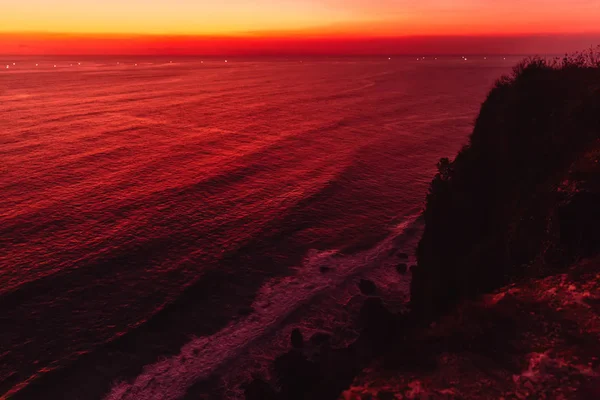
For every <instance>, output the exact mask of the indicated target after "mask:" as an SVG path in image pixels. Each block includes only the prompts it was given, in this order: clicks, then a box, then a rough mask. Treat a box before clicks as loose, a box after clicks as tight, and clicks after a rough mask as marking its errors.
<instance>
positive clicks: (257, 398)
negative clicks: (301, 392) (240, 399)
mask: <svg viewBox="0 0 600 400" xmlns="http://www.w3.org/2000/svg"><path fill="white" fill-rule="evenodd" d="M244 396H245V397H246V400H275V399H276V398H277V393H276V392H275V390H273V388H272V387H271V385H269V384H268V383H267V382H265V381H263V380H262V379H258V378H257V379H254V380H253V381H252V382H250V383H249V384H248V386H246V389H245V390H244Z"/></svg>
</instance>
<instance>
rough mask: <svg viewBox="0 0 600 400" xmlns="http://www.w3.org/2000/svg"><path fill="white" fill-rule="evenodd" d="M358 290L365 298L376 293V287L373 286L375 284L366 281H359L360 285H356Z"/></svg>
mask: <svg viewBox="0 0 600 400" xmlns="http://www.w3.org/2000/svg"><path fill="white" fill-rule="evenodd" d="M358 288H359V289H360V292H361V293H362V294H364V295H365V296H372V295H374V294H375V292H376V291H377V286H375V283H373V281H370V280H368V279H361V280H360V283H359V284H358Z"/></svg>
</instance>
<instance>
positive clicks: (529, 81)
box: [411, 51, 600, 318]
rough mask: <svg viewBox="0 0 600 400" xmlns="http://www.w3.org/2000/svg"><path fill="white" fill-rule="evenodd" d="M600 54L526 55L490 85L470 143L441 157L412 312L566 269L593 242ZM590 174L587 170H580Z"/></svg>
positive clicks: (430, 311)
mask: <svg viewBox="0 0 600 400" xmlns="http://www.w3.org/2000/svg"><path fill="white" fill-rule="evenodd" d="M599 138H600V57H599V55H598V53H597V52H594V51H590V52H587V53H582V54H577V55H575V56H569V57H565V58H564V59H562V60H555V61H546V60H544V59H539V58H533V59H529V60H527V61H524V62H523V63H521V64H519V65H517V66H516V67H515V68H514V71H513V74H512V75H511V76H504V77H502V78H501V79H499V80H498V81H497V82H496V85H495V87H494V88H493V90H492V91H491V92H490V93H489V95H488V97H487V99H486V101H485V102H484V103H483V105H482V107H481V111H480V114H479V117H478V118H477V121H476V123H475V127H474V130H473V133H472V135H471V137H470V141H469V144H468V145H467V146H465V147H464V148H463V149H462V150H461V151H460V153H459V154H458V155H457V156H456V158H455V159H454V161H450V160H448V159H442V160H440V162H439V164H438V168H439V173H438V174H437V175H436V176H435V178H434V179H433V182H432V183H431V187H430V192H429V194H428V196H427V204H426V209H425V212H424V218H425V230H424V233H423V237H422V240H421V242H420V244H419V247H418V251H417V257H418V267H417V268H416V269H415V271H413V281H412V287H411V304H412V309H413V311H414V312H415V313H416V314H418V315H422V316H426V317H429V318H434V317H435V316H438V315H440V314H443V313H445V312H447V311H449V310H450V309H451V308H452V307H453V306H454V305H456V304H457V303H458V302H460V301H461V300H465V299H469V298H473V297H474V296H476V295H478V294H482V293H487V292H489V291H491V290H493V289H495V288H498V287H501V286H503V285H505V284H507V283H509V282H512V281H514V280H517V279H520V278H522V277H524V276H528V275H532V274H533V275H537V274H540V273H547V272H551V271H553V270H556V269H560V268H564V267H565V266H568V265H570V264H571V263H572V262H573V261H575V260H576V259H578V258H580V257H586V256H589V255H592V254H593V253H594V252H595V251H596V250H597V249H598V248H599V247H600V246H599V244H600V227H599V226H598V224H597V222H596V223H595V222H594V221H600V213H599V207H598V204H600V190H599V189H600V188H599V186H600V184H599V183H598V182H600V177H599V176H598V175H596V174H586V167H585V166H582V165H578V164H577V163H578V161H581V160H582V159H585V158H586V157H592V160H591V162H592V163H594V162H597V160H594V159H593V155H590V154H589V153H590V151H591V150H590V149H593V148H594V147H595V146H596V145H597V141H598V140H599ZM588 170H589V168H588Z"/></svg>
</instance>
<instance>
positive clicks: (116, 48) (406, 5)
mask: <svg viewBox="0 0 600 400" xmlns="http://www.w3.org/2000/svg"><path fill="white" fill-rule="evenodd" d="M0 10H1V12H0V53H4V54H33V53H36V54H39V53H45V54H51V53H52V54H56V53H61V54H66V53H70V54H80V53H114V54H123V53H132V54H140V53H148V54H156V53H161V52H166V53H175V54H179V53H182V54H184V53H185V54H194V53H198V54H221V53H222V54H227V53H232V52H233V53H252V52H257V53H260V52H268V53H276V52H277V46H280V47H281V48H280V50H281V51H283V52H286V51H289V50H290V48H295V49H296V50H297V51H299V52H311V46H316V48H315V49H314V51H313V52H317V53H320V52H323V51H325V50H326V48H327V47H329V48H330V50H331V51H332V52H337V51H339V46H342V47H344V48H346V47H349V48H347V50H348V51H349V52H350V53H370V52H377V51H382V52H393V53H402V52H411V51H410V49H411V48H412V47H413V46H415V43H421V45H427V46H430V44H431V43H434V42H435V41H438V43H439V44H438V47H439V49H437V48H435V46H433V47H432V48H431V50H432V51H433V52H443V50H444V49H447V48H448V46H449V45H450V44H452V46H451V47H454V46H455V45H457V44H461V43H462V45H463V46H464V49H463V50H469V49H470V46H472V44H473V42H469V41H468V40H466V39H465V37H470V38H472V40H475V41H476V42H477V41H478V40H479V39H477V38H481V37H487V38H493V40H497V39H498V38H499V37H505V39H506V40H505V41H504V42H503V43H504V44H503V45H502V46H504V47H507V46H508V47H510V46H513V45H515V43H517V44H518V43H521V44H523V45H524V48H526V49H527V51H529V48H531V47H533V48H536V45H535V42H536V41H538V42H537V43H539V46H538V48H539V51H549V50H551V49H550V47H549V46H551V41H549V39H548V37H549V36H548V35H550V36H552V37H554V38H558V40H559V42H560V41H562V43H563V45H566V46H568V47H569V49H565V50H570V47H575V46H580V45H584V46H589V45H591V44H594V43H598V42H600V26H599V25H600V0H570V1H559V0H320V1H317V0H210V1H206V0H52V1H49V0H17V1H15V0H0ZM540 35H541V36H540ZM517 36H518V37H520V38H527V43H523V42H522V41H521V42H519V41H515V37H517ZM406 37H413V39H410V40H409V39H406ZM414 37H420V38H423V37H428V38H429V39H417V38H414ZM443 37H446V39H447V38H448V37H458V39H457V40H456V41H454V42H452V43H449V42H448V40H445V45H442V42H444V40H442V41H440V40H439V39H440V38H443ZM399 38H403V39H399ZM419 40H421V41H420V42H419ZM423 40H425V41H423ZM493 40H492V41H491V43H496V42H494V41H493ZM589 41H593V43H588V42H589ZM477 43H479V42H477ZM555 44H556V45H558V44H559V43H555ZM290 46H291V47H290ZM353 46H354V47H353ZM494 46H500V47H502V46H501V45H500V43H499V42H498V43H496V44H495V45H494ZM394 50H395V51H394ZM557 50H559V49H557ZM560 50H561V51H562V48H561V49H560ZM498 51H502V52H504V51H505V50H504V48H502V49H498ZM513 52H516V53H518V52H521V51H520V49H513Z"/></svg>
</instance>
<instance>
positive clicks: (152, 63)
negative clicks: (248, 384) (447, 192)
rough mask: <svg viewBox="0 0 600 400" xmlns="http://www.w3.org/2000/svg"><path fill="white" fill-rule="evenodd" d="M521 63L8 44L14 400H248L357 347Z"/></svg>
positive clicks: (3, 247) (0, 269)
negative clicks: (424, 216) (439, 188)
mask: <svg viewBox="0 0 600 400" xmlns="http://www.w3.org/2000/svg"><path fill="white" fill-rule="evenodd" d="M519 59H520V58H519V57H506V58H504V57H503V56H487V57H486V58H484V57H483V56H479V57H477V56H469V57H468V58H467V60H465V59H463V58H461V57H460V56H456V57H439V58H435V57H426V58H424V59H423V58H419V59H417V57H391V58H388V57H363V58H325V57H322V58H310V57H305V58H299V57H296V58H255V59H249V58H245V59H243V58H235V57H233V58H229V59H227V60H225V59H224V58H214V57H213V58H204V59H203V58H200V57H186V58H181V57H180V58H158V57H138V58H132V57H80V58H75V57H59V58H57V57H7V56H0V67H1V68H0V193H2V196H0V319H1V320H2V329H0V396H2V395H3V396H9V397H10V396H12V395H14V396H15V397H19V396H21V397H23V398H37V397H36V396H37V395H39V393H44V397H45V398H64V399H70V398H81V399H94V398H98V399H101V398H107V399H156V398H161V399H175V398H182V397H186V396H187V397H190V398H201V397H198V396H199V395H198V394H199V393H200V394H201V393H204V392H206V393H208V392H211V393H215V392H219V393H221V394H222V396H223V397H226V398H239V397H240V396H241V390H242V389H241V388H240V383H243V382H244V381H245V380H248V379H250V376H251V375H252V374H268V369H267V367H266V366H267V365H268V363H269V362H270V360H272V358H273V357H274V356H275V355H277V354H278V352H279V351H281V349H285V348H286V347H287V340H288V337H289V332H290V331H291V329H293V328H294V327H301V328H302V330H303V332H305V333H306V334H307V335H310V333H313V332H327V333H331V334H334V337H335V340H337V341H339V342H343V341H344V340H352V338H353V335H354V334H355V332H352V331H351V330H349V329H347V326H348V321H350V320H352V318H354V316H355V312H356V309H357V307H358V305H357V304H358V303H359V301H360V300H359V298H360V296H359V294H358V293H359V292H358V288H357V287H356V280H357V279H359V278H361V277H368V278H369V279H372V280H374V281H375V282H376V283H377V285H378V288H379V290H380V291H381V292H382V293H384V294H387V296H388V301H389V302H391V303H394V302H396V303H397V304H398V306H399V307H402V304H405V302H406V300H407V295H408V293H407V291H408V285H409V279H410V273H409V274H407V275H406V276H402V275H400V274H398V273H397V272H396V271H395V268H394V266H395V265H396V264H397V263H398V262H400V261H401V260H402V255H401V254H400V253H402V252H404V253H407V254H408V256H409V264H414V262H415V260H414V248H415V246H416V243H417V241H418V235H419V232H420V229H421V226H420V220H419V218H418V216H419V213H420V212H421V210H422V208H423V206H424V201H425V196H426V194H427V190H428V185H429V182H430V181H431V179H432V177H433V175H434V174H435V172H436V163H437V161H438V159H439V158H440V157H453V156H454V155H455V154H456V153H457V151H458V150H459V149H460V148H461V147H462V146H463V145H464V144H465V143H466V142H467V139H468V135H469V133H470V131H471V129H472V127H473V123H474V119H475V118H476V116H477V113H478V110H479V107H480V105H481V103H482V102H483V101H484V99H485V96H486V94H487V92H488V91H489V90H490V89H491V87H492V85H493V83H494V81H495V80H496V79H497V78H499V77H500V75H502V74H504V73H509V72H510V68H511V66H512V65H514V64H515V62H517V61H518V60H519ZM5 67H6V68H5ZM193 396H196V397H193Z"/></svg>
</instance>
